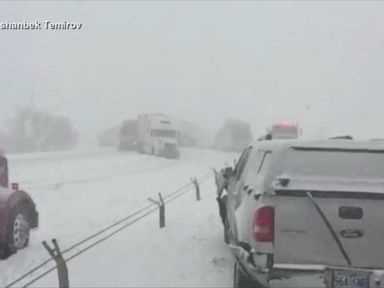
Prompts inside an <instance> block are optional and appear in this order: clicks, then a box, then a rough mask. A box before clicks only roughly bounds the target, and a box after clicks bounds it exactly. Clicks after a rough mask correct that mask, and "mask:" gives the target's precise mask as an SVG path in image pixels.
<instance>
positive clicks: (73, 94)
mask: <svg viewBox="0 0 384 288" xmlns="http://www.w3.org/2000/svg"><path fill="white" fill-rule="evenodd" d="M383 15H384V3H383V2H379V1H371V2H368V1H360V2H358V1H352V2H347V1H337V2H332V1H327V2H320V1H312V2H305V1H296V2H284V1H280V2H279V1H277V2H272V3H271V2H269V3H268V2H250V1H245V2H236V1H233V2H229V1H224V2H220V1H211V2H203V1H198V2H193V1H184V2H176V1H169V2H167V1H161V2H160V1H147V2H140V1H136V2H132V1H131V2H123V1H116V2H109V1H105V2H100V1H97V2H86V1H81V2H80V1H79V2H69V3H68V2H66V3H64V2H50V3H49V2H45V1H41V2H18V3H16V2H12V1H6V2H0V22H2V21H7V20H8V21H24V20H27V21H36V20H37V21H44V20H52V21H59V22H60V21H69V22H70V21H73V22H82V23H83V28H82V29H81V30H80V31H46V30H42V31H5V30H0V59H1V65H0V88H1V96H0V97H1V98H0V99H1V102H0V121H3V120H4V119H5V118H6V117H9V116H10V115H11V113H12V111H14V109H15V107H17V106H19V105H28V104H30V102H31V98H32V95H33V96H34V101H35V106H36V107H41V108H43V109H48V110H51V111H53V112H55V113H58V114H61V115H67V116H69V117H71V119H72V120H73V123H74V124H75V126H76V127H77V128H78V130H79V131H80V132H82V133H84V132H85V131H86V132H87V134H88V135H90V134H92V133H95V132H97V131H100V130H102V129H103V128H107V127H108V126H112V125H115V124H117V123H119V122H120V121H121V120H122V119H124V118H128V117H135V116H136V114H137V113H140V112H164V113H168V114H171V115H174V116H178V117H180V118H183V119H185V120H190V121H196V122H197V123H200V124H204V125H207V126H209V127H214V128H215V127H218V126H219V125H220V124H221V123H222V121H223V120H224V119H225V118H227V117H234V118H239V119H242V120H245V121H249V122H251V123H252V127H253V129H254V131H255V133H256V134H257V133H263V132H264V131H265V128H266V126H267V125H269V124H271V122H273V121H275V120H278V119H289V120H297V121H299V122H300V123H302V125H303V132H304V133H305V134H306V135H315V134H317V133H338V132H339V133H350V134H352V135H355V136H357V137H363V138H365V137H384V129H382V128H381V126H382V123H383V122H384V113H383V110H384V97H383V95H382V94H383V92H384V81H383V75H384V73H383V71H384V70H383V69H384V53H383V52H384V37H383V27H384V17H383ZM256 136H257V135H256Z"/></svg>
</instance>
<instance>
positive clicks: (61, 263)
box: [42, 239, 69, 288]
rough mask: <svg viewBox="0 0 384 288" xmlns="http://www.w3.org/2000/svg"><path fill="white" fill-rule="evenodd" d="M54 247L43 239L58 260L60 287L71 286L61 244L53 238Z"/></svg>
mask: <svg viewBox="0 0 384 288" xmlns="http://www.w3.org/2000/svg"><path fill="white" fill-rule="evenodd" d="M52 243H53V249H52V248H51V247H49V245H48V244H47V242H46V241H43V242H42V244H43V246H44V248H45V249H47V251H48V253H49V255H50V256H51V257H52V259H53V260H54V261H55V262H56V267H57V274H58V277H59V287H60V288H69V278H68V267H67V263H66V262H65V260H64V258H63V255H62V254H61V250H60V247H59V244H58V243H57V241H56V239H52Z"/></svg>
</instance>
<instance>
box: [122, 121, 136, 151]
mask: <svg viewBox="0 0 384 288" xmlns="http://www.w3.org/2000/svg"><path fill="white" fill-rule="evenodd" d="M137 142H138V122H137V119H126V120H124V121H123V124H122V125H121V128H120V133H119V150H120V151H126V150H135V149H136V147H137Z"/></svg>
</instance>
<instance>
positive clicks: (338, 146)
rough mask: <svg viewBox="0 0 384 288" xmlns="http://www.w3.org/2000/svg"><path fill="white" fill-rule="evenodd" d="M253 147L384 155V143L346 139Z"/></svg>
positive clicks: (268, 142) (263, 143) (279, 142)
mask: <svg viewBox="0 0 384 288" xmlns="http://www.w3.org/2000/svg"><path fill="white" fill-rule="evenodd" d="M251 146H253V147H257V148H259V149H260V148H261V149H268V150H287V149H290V148H293V149H297V150H307V149H308V150H351V151H362V152H363V151H367V152H369V151H372V152H383V153H384V142H381V141H356V140H344V139H332V140H317V141H314V140H266V141H256V142H253V145H251Z"/></svg>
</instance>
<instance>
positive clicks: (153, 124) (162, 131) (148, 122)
mask: <svg viewBox="0 0 384 288" xmlns="http://www.w3.org/2000/svg"><path fill="white" fill-rule="evenodd" d="M138 132H139V135H138V136H139V138H138V151H139V152H140V153H147V154H153V155H157V156H163V157H166V158H174V159H176V158H179V157H180V149H179V138H180V131H179V128H178V124H177V123H176V121H174V120H173V119H172V118H171V117H169V116H167V115H164V114H160V113H155V114H139V116H138Z"/></svg>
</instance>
